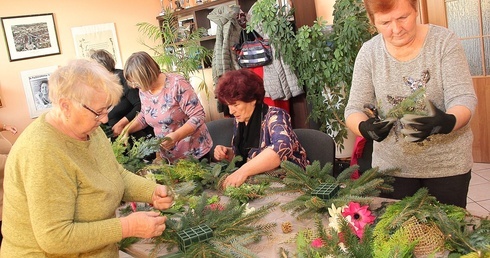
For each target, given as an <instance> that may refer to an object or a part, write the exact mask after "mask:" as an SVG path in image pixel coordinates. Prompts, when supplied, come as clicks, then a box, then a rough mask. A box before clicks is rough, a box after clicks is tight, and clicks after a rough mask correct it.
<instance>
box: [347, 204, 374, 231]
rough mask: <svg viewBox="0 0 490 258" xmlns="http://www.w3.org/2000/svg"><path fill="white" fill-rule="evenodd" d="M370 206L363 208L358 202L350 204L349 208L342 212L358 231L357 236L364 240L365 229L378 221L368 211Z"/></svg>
mask: <svg viewBox="0 0 490 258" xmlns="http://www.w3.org/2000/svg"><path fill="white" fill-rule="evenodd" d="M368 208H369V206H367V205H365V206H362V207H361V205H360V204H359V203H356V202H350V203H349V206H348V207H347V208H345V209H344V211H343V212H342V216H344V217H347V216H349V217H350V222H351V223H352V225H353V226H354V230H355V231H356V235H357V236H358V237H359V238H362V235H363V233H364V227H365V226H366V225H367V224H373V222H374V220H375V219H376V217H375V216H373V215H371V211H370V210H368Z"/></svg>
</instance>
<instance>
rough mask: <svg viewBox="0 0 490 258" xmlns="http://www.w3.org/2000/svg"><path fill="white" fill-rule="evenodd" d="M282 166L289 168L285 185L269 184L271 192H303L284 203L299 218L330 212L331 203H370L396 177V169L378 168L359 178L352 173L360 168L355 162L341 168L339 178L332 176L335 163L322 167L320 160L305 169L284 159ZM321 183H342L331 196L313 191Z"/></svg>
mask: <svg viewBox="0 0 490 258" xmlns="http://www.w3.org/2000/svg"><path fill="white" fill-rule="evenodd" d="M281 168H282V169H284V170H285V171H286V177H285V178H284V179H283V183H284V185H285V186H284V187H280V188H272V187H271V188H270V191H271V192H285V191H288V192H291V191H294V192H300V193H302V195H301V196H299V197H298V198H297V199H296V200H294V201H291V202H289V203H286V204H283V205H282V206H281V209H282V210H291V211H292V212H293V214H297V217H298V219H304V218H311V217H314V215H315V214H322V213H325V212H327V209H328V207H330V206H331V205H335V206H339V207H340V206H343V205H346V204H348V203H349V202H351V201H354V202H358V203H361V204H369V203H371V202H372V198H373V197H375V196H379V194H380V193H381V192H389V191H392V186H391V185H390V184H391V183H392V181H393V178H392V177H391V176H389V175H390V174H391V173H392V172H394V171H395V170H389V171H388V170H387V171H383V172H380V171H378V169H377V168H372V169H369V170H367V171H365V172H364V173H363V174H362V175H361V176H360V177H359V178H358V179H355V180H354V179H351V175H352V173H354V172H355V170H356V169H357V168H358V167H357V166H352V167H350V168H347V169H345V170H344V171H342V172H341V173H340V174H339V175H338V176H337V178H335V177H333V176H332V164H330V163H327V164H326V165H325V166H324V167H323V168H321V167H320V163H319V162H318V161H314V162H313V164H312V165H310V166H307V167H306V170H303V169H301V168H300V167H299V166H297V165H296V164H294V163H292V162H289V161H283V162H282V163H281ZM322 183H335V184H338V185H340V189H339V191H338V192H337V193H336V195H335V196H334V197H333V198H331V199H328V200H324V199H321V198H319V197H317V196H314V195H312V191H313V190H314V189H316V188H317V187H318V186H319V185H320V184H322Z"/></svg>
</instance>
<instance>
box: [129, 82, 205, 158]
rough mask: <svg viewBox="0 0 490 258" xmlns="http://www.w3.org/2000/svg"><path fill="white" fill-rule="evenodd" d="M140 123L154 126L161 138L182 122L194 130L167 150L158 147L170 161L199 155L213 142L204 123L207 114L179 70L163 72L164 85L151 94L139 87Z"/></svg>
mask: <svg viewBox="0 0 490 258" xmlns="http://www.w3.org/2000/svg"><path fill="white" fill-rule="evenodd" d="M139 96H140V99H141V112H140V113H139V114H138V116H137V118H138V121H139V122H140V123H142V124H143V125H145V127H146V126H151V127H153V130H154V132H155V136H156V137H160V138H163V137H165V135H167V134H168V133H171V132H174V131H176V130H177V129H179V128H180V127H182V126H183V125H184V124H189V125H191V126H192V127H194V128H195V129H196V130H195V131H194V133H193V134H192V135H190V136H187V137H186V138H184V139H182V140H180V141H179V142H177V144H176V145H175V147H173V148H172V149H170V150H160V156H161V157H162V158H164V159H167V160H168V161H169V162H171V163H173V162H174V161H176V160H178V159H182V158H186V157H188V156H192V157H194V158H196V159H199V158H201V157H203V156H204V155H206V154H207V153H208V152H209V150H210V149H211V147H212V146H213V140H212V139H211V135H210V134H209V131H208V128H207V127H206V124H205V117H206V114H205V113H204V108H203V106H202V105H201V102H200V101H199V98H198V96H197V94H196V92H195V91H194V89H193V88H192V85H191V84H190V83H189V82H188V81H187V80H185V78H184V77H183V76H182V75H180V74H173V73H168V74H166V81H165V87H164V88H163V89H162V91H161V92H159V93H157V94H152V93H150V92H149V91H146V92H143V91H141V90H140V92H139Z"/></svg>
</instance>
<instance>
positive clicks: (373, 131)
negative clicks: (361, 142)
mask: <svg viewBox="0 0 490 258" xmlns="http://www.w3.org/2000/svg"><path fill="white" fill-rule="evenodd" d="M393 122H395V119H387V120H382V121H378V122H377V121H376V119H375V118H374V117H372V118H369V119H368V120H366V121H362V122H361V123H359V131H360V132H361V134H362V136H364V138H366V139H367V140H375V141H377V142H380V141H382V140H384V139H385V138H386V137H387V136H388V134H389V133H390V130H391V128H392V127H393Z"/></svg>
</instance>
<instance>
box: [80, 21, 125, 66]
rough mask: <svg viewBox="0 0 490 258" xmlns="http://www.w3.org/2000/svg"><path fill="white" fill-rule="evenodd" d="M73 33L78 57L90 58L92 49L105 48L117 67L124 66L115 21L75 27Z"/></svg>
mask: <svg viewBox="0 0 490 258" xmlns="http://www.w3.org/2000/svg"><path fill="white" fill-rule="evenodd" d="M71 33H72V36H73V42H74V43H75V51H76V55H77V57H78V58H90V51H91V50H98V49H105V50H107V52H109V53H111V54H112V56H113V57H114V61H116V68H119V69H123V68H124V66H123V61H122V60H121V54H120V51H119V43H118V41H117V35H116V26H115V24H114V23H103V24H96V25H87V26H81V27H73V28H71Z"/></svg>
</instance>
